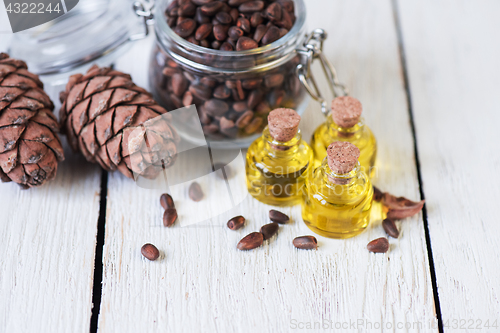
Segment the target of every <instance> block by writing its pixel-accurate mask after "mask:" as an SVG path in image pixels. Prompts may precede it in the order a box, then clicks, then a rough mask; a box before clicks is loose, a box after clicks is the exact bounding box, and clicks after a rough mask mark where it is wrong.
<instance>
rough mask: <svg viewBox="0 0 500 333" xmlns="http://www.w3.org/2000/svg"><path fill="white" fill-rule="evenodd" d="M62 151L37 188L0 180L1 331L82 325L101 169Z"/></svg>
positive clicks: (88, 300)
mask: <svg viewBox="0 0 500 333" xmlns="http://www.w3.org/2000/svg"><path fill="white" fill-rule="evenodd" d="M66 156H67V157H66V161H64V162H63V163H62V164H60V167H59V171H58V174H57V177H56V179H55V180H53V181H51V182H50V183H47V184H45V185H43V186H42V187H40V188H35V189H30V190H21V189H20V188H19V187H18V186H17V185H16V184H13V183H9V184H1V185H0V186H1V187H2V190H1V191H0V211H1V212H2V217H0V239H2V241H1V242H0V252H1V253H2V256H1V257H0V299H1V300H2V301H1V302H0V332H88V330H89V326H90V315H91V309H92V284H93V271H94V254H95V242H96V238H95V237H96V230H97V218H98V214H99V188H100V174H101V172H100V170H99V168H98V167H96V166H93V165H90V164H88V163H86V162H84V161H83V158H81V157H79V156H75V155H73V154H72V153H70V152H69V151H67V152H66Z"/></svg>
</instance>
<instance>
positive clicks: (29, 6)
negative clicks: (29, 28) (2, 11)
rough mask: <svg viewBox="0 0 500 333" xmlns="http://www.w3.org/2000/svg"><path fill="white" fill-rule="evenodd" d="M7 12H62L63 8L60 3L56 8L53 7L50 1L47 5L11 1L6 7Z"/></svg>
mask: <svg viewBox="0 0 500 333" xmlns="http://www.w3.org/2000/svg"><path fill="white" fill-rule="evenodd" d="M6 10H7V13H9V14H10V13H14V14H45V13H59V12H61V10H62V9H61V8H60V7H59V3H57V4H56V5H55V6H54V8H52V4H51V3H49V4H48V5H47V6H45V4H44V3H14V4H12V3H9V5H8V6H7V8H6Z"/></svg>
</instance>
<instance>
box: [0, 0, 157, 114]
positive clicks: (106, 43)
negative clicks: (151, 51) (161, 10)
mask: <svg viewBox="0 0 500 333" xmlns="http://www.w3.org/2000/svg"><path fill="white" fill-rule="evenodd" d="M145 5H147V3H142V2H133V1H131V0H125V1H123V0H85V1H80V2H79V3H78V4H77V5H76V6H75V7H74V8H73V9H71V10H70V11H69V12H68V13H66V14H64V15H62V16H60V17H58V18H57V19H55V20H53V21H50V22H48V23H45V24H42V25H39V26H36V27H34V28H31V29H28V30H26V31H25V32H22V33H17V34H16V35H15V37H14V38H12V41H11V44H10V47H9V50H8V52H9V54H10V56H11V57H13V58H18V59H22V60H24V61H25V62H26V63H27V64H28V67H29V70H30V71H31V72H33V73H35V74H37V75H39V76H40V79H41V80H42V82H43V83H44V89H45V91H46V92H47V93H48V95H49V96H50V98H51V99H52V101H53V102H54V104H55V105H56V108H58V106H59V104H58V103H59V93H60V92H61V91H64V88H65V86H66V83H67V82H68V78H69V76H70V75H73V74H76V73H85V72H86V71H87V70H88V69H89V68H90V66H92V65H94V64H97V65H99V66H101V67H102V66H110V65H111V64H113V62H114V61H115V60H116V59H117V58H118V57H119V56H120V55H121V54H123V53H124V52H125V51H126V50H127V48H128V47H130V46H131V43H128V42H129V41H133V40H137V39H140V38H143V37H145V36H146V35H147V34H148V28H147V24H146V25H145V21H146V20H149V22H147V23H149V24H152V23H153V21H152V15H150V13H147V8H145ZM137 16H140V17H141V19H139V18H137ZM142 18H144V20H143V19H142Z"/></svg>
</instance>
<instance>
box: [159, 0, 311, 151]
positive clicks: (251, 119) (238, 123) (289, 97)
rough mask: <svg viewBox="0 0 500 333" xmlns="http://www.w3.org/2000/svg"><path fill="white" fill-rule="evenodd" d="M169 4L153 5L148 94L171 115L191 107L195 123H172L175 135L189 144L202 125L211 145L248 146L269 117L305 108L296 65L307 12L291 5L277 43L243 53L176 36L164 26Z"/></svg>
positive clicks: (297, 2) (298, 3)
mask: <svg viewBox="0 0 500 333" xmlns="http://www.w3.org/2000/svg"><path fill="white" fill-rule="evenodd" d="M169 2H170V1H162V2H160V3H159V4H157V6H156V12H155V21H156V22H155V29H156V36H157V43H156V45H154V49H153V52H152V56H151V62H150V67H149V68H150V73H149V80H150V89H151V91H152V93H153V95H154V96H155V99H156V100H157V101H158V103H160V104H161V105H162V106H163V107H165V108H166V109H167V110H169V111H172V110H176V109H179V108H181V107H184V106H189V105H192V104H195V105H196V107H197V110H198V114H199V120H198V119H186V120H185V121H183V122H182V123H180V124H176V129H177V130H178V132H179V134H180V135H181V136H182V137H183V138H184V139H186V140H188V141H191V142H193V143H196V144H203V142H194V141H195V140H196V139H195V136H194V135H192V134H191V128H195V127H196V128H199V127H198V126H199V125H198V126H195V124H194V122H197V121H198V122H199V121H201V123H202V128H203V131H204V133H205V137H206V139H207V140H208V141H209V142H210V144H211V146H215V147H221V148H223V147H224V146H225V145H227V144H228V143H229V142H230V143H231V145H230V146H232V147H234V146H237V147H248V146H249V145H250V143H252V142H253V141H254V140H255V139H256V138H257V137H258V136H260V135H261V133H262V130H263V129H264V127H265V126H266V125H267V115H268V113H269V112H270V111H271V110H273V109H276V108H280V107H286V108H292V109H294V110H296V111H297V113H299V114H301V113H303V111H304V110H305V108H306V106H307V103H308V98H307V97H308V96H307V94H306V90H305V89H304V86H303V85H302V84H301V82H300V80H299V77H298V76H297V73H296V72H297V65H299V63H301V54H300V53H299V52H297V49H298V48H299V47H300V46H302V42H303V41H304V36H305V25H304V23H305V17H306V8H305V5H304V2H303V0H295V1H294V2H295V12H296V21H295V24H294V25H293V27H292V29H291V30H290V31H289V32H288V33H287V34H286V35H285V36H284V37H282V38H280V39H279V40H277V41H275V42H273V43H271V44H268V45H266V46H262V47H259V48H256V49H252V50H247V51H236V52H235V51H220V50H216V49H209V48H204V47H201V46H198V45H195V44H193V43H190V42H188V41H187V40H185V39H184V38H182V37H180V36H178V35H177V34H176V33H175V32H174V31H173V30H172V29H171V28H170V27H169V25H168V24H167V21H166V17H165V14H164V13H165V10H166V8H167V7H168V4H169Z"/></svg>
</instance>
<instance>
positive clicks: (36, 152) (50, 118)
mask: <svg viewBox="0 0 500 333" xmlns="http://www.w3.org/2000/svg"><path fill="white" fill-rule="evenodd" d="M53 109H54V104H52V101H51V100H50V98H49V96H47V94H46V93H45V92H44V91H43V83H42V82H41V81H40V80H39V79H38V76H37V75H35V74H33V73H30V72H29V71H28V67H27V66H26V63H25V62H23V61H20V60H16V59H12V58H9V56H8V55H7V54H5V53H0V179H1V180H2V181H3V182H10V181H14V182H16V183H18V184H19V185H21V187H22V188H29V187H33V186H39V185H42V184H43V183H44V182H45V181H46V180H51V179H53V178H54V177H55V175H56V172H57V163H58V162H59V161H62V160H64V153H63V148H62V146H61V141H60V140H59V137H58V135H57V133H58V132H59V124H58V123H57V119H56V117H55V116H54V114H53V113H52V110H53Z"/></svg>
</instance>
